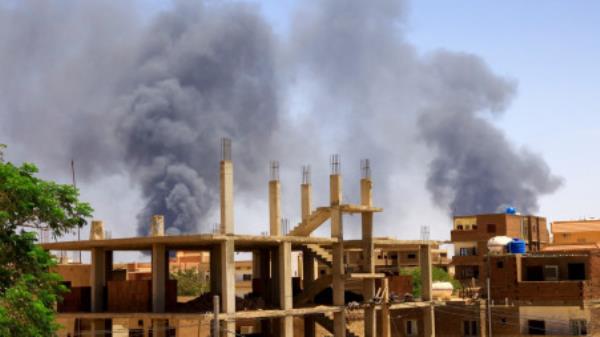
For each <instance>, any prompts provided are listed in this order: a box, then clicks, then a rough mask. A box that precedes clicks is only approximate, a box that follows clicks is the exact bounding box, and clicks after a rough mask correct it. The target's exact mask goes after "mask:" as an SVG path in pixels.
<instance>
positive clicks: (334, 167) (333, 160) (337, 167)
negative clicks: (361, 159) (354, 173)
mask: <svg viewBox="0 0 600 337" xmlns="http://www.w3.org/2000/svg"><path fill="white" fill-rule="evenodd" d="M329 163H330V164H331V174H333V175H336V174H340V173H341V171H342V168H341V164H340V155H339V154H332V155H331V157H330V158H329Z"/></svg>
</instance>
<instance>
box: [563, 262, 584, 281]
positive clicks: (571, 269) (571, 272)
mask: <svg viewBox="0 0 600 337" xmlns="http://www.w3.org/2000/svg"><path fill="white" fill-rule="evenodd" d="M567 268H568V277H569V280H572V281H575V280H585V264H583V263H569V264H568V265H567Z"/></svg>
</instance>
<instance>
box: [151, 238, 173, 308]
mask: <svg viewBox="0 0 600 337" xmlns="http://www.w3.org/2000/svg"><path fill="white" fill-rule="evenodd" d="M168 263H169V261H168V257H167V249H166V247H165V245H164V244H154V245H152V312H165V310H166V303H167V298H166V287H167V279H168V277H169V274H168V272H169V271H168Z"/></svg>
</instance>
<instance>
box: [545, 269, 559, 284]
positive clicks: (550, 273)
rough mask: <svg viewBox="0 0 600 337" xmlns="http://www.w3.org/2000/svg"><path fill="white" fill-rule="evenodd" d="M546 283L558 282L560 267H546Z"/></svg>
mask: <svg viewBox="0 0 600 337" xmlns="http://www.w3.org/2000/svg"><path fill="white" fill-rule="evenodd" d="M544 281H558V266H544Z"/></svg>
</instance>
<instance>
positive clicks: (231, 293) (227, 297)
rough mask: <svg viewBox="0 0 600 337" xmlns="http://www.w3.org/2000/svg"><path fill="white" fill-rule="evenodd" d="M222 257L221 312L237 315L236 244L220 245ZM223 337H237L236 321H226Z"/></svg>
mask: <svg viewBox="0 0 600 337" xmlns="http://www.w3.org/2000/svg"><path fill="white" fill-rule="evenodd" d="M220 251H221V252H220V257H221V275H220V281H221V308H222V309H221V310H222V311H223V312H224V313H227V314H233V313H235V258H234V242H233V240H226V241H224V242H221V244H220ZM221 330H222V333H221V335H222V336H223V337H236V335H235V320H226V321H225V322H223V325H222V329H221Z"/></svg>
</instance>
